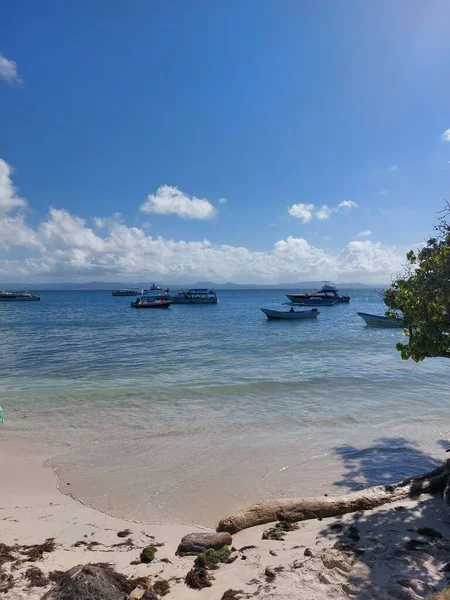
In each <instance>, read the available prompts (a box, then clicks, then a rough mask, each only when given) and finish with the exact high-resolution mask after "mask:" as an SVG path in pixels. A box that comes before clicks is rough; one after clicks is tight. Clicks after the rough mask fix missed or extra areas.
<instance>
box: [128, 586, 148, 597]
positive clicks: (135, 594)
mask: <svg viewBox="0 0 450 600" xmlns="http://www.w3.org/2000/svg"><path fill="white" fill-rule="evenodd" d="M146 591H147V590H146V589H145V587H143V586H142V585H138V586H137V587H135V588H134V590H133V591H132V592H131V594H130V595H129V596H128V598H127V600H141V598H142V596H143V595H144V594H145V592H146Z"/></svg>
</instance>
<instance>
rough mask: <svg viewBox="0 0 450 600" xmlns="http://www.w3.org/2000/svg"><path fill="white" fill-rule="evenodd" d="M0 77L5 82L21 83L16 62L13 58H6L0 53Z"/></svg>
mask: <svg viewBox="0 0 450 600" xmlns="http://www.w3.org/2000/svg"><path fill="white" fill-rule="evenodd" d="M0 79H3V81H6V82H7V83H22V80H21V79H20V77H19V75H18V74H17V64H16V63H15V62H14V61H13V60H8V59H7V58H6V56H4V55H3V54H1V53H0Z"/></svg>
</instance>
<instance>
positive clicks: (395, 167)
mask: <svg viewBox="0 0 450 600" xmlns="http://www.w3.org/2000/svg"><path fill="white" fill-rule="evenodd" d="M389 170H390V171H392V172H393V173H394V172H395V171H396V170H397V165H391V166H390V167H389Z"/></svg>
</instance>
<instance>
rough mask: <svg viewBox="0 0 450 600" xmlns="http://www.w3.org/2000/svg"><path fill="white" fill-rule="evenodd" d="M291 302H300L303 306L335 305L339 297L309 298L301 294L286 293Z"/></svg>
mask: <svg viewBox="0 0 450 600" xmlns="http://www.w3.org/2000/svg"><path fill="white" fill-rule="evenodd" d="M286 296H287V297H288V298H289V300H290V301H291V302H294V303H295V304H300V305H301V306H334V305H335V304H336V303H337V302H338V300H337V298H312V297H311V298H307V297H302V296H301V295H299V294H286Z"/></svg>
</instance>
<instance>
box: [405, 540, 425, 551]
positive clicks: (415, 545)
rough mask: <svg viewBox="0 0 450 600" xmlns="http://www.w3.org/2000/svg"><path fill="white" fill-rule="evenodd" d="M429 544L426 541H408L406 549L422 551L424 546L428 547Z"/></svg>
mask: <svg viewBox="0 0 450 600" xmlns="http://www.w3.org/2000/svg"><path fill="white" fill-rule="evenodd" d="M427 544H428V542H427V541H425V540H408V541H407V542H406V543H405V548H406V549H407V550H420V549H421V547H422V546H426V545H427Z"/></svg>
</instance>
